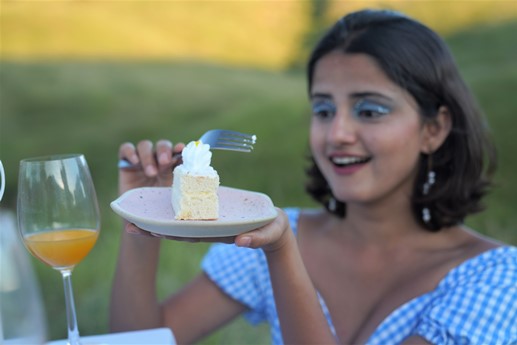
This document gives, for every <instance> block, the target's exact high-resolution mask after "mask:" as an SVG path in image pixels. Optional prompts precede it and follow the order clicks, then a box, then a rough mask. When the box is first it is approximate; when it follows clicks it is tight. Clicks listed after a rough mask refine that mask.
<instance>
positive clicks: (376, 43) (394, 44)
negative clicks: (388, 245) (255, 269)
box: [306, 10, 496, 231]
mask: <svg viewBox="0 0 517 345" xmlns="http://www.w3.org/2000/svg"><path fill="white" fill-rule="evenodd" d="M333 51H340V52H343V53H350V54H353V53H361V54H367V55H369V56H370V57H372V58H373V59H375V61H376V62H377V63H378V64H379V66H380V67H381V69H382V70H383V71H384V73H386V75H387V76H388V77H389V78H390V79H391V80H392V81H393V82H394V83H396V84H397V85H399V86H400V87H401V88H403V89H405V90H406V91H407V92H409V93H410V94H411V95H412V96H413V98H414V99H415V100H416V102H417V104H418V106H419V112H420V115H421V116H422V118H423V120H424V121H429V120H432V119H433V118H435V116H436V115H437V114H438V109H439V108H440V107H441V106H446V107H447V108H448V109H449V112H450V116H451V121H452V129H451V132H450V134H449V135H448V137H447V138H446V140H445V142H444V143H443V144H442V146H441V147H440V148H438V149H437V150H436V151H435V152H433V153H432V157H431V159H432V167H433V170H434V171H435V173H436V182H435V184H434V185H433V186H432V188H431V189H430V191H429V193H428V194H427V195H423V193H422V186H423V184H424V183H425V181H426V179H427V169H428V159H429V157H428V155H427V154H424V153H422V154H421V156H420V160H419V169H418V174H417V178H416V181H415V186H414V189H413V196H412V205H413V206H412V207H413V213H414V215H415V218H416V219H417V220H418V221H419V222H420V224H421V225H422V226H424V227H425V228H426V229H428V230H431V231H438V230H440V229H441V228H443V227H448V226H452V225H456V224H460V223H462V222H463V220H464V219H465V217H466V216H467V215H469V214H471V213H475V212H479V211H481V210H482V209H483V206H482V204H481V199H482V197H483V196H484V195H485V194H486V193H487V191H488V188H489V187H490V185H491V182H490V181H491V178H492V176H493V173H494V171H495V167H496V151H495V147H494V145H493V144H492V142H491V140H490V137H489V133H488V125H487V123H486V121H485V119H484V116H483V114H482V112H481V109H480V108H479V106H478V105H477V102H476V100H475V99H474V97H473V95H472V93H471V92H470V90H469V88H468V87H467V86H466V84H465V82H464V81H463V79H462V77H461V76H460V73H459V71H458V68H457V66H456V63H455V61H454V58H453V56H452V54H451V53H450V51H449V49H448V47H447V45H446V44H445V42H444V41H443V40H442V39H441V38H440V37H439V36H438V35H437V34H436V33H435V32H433V31H432V30H430V29H429V28H427V27H426V26H424V25H423V24H421V23H419V22H417V21H415V20H413V19H411V18H409V17H407V16H404V15H403V14H400V13H398V12H393V11H387V10H362V11H358V12H353V13H351V14H348V15H346V16H344V17H343V18H341V19H340V20H339V21H338V22H337V23H336V24H335V25H334V26H333V27H332V28H331V29H330V30H329V31H328V32H327V33H326V34H325V35H324V36H323V38H322V39H321V40H320V41H319V43H318V44H317V45H316V47H315V49H314V50H313V52H312V54H311V56H310V59H309V62H308V66H307V78H308V88H309V93H310V90H311V88H312V79H313V75H314V69H315V66H316V63H317V62H318V61H319V59H321V58H322V57H323V56H325V55H326V54H328V53H330V52H333ZM309 162H310V163H309V164H310V165H309V168H308V169H307V170H306V172H307V175H308V177H309V181H308V182H307V185H306V190H307V192H308V193H309V194H310V195H311V196H312V197H313V198H314V199H315V200H316V201H318V202H319V203H321V204H323V205H324V206H325V208H327V210H328V211H329V212H331V213H334V214H336V215H337V216H340V217H345V215H346V204H345V203H343V202H340V201H337V200H335V199H334V198H333V196H332V192H331V189H330V187H329V185H328V183H327V181H326V180H325V178H324V176H323V174H322V173H321V171H320V169H319V168H318V166H317V165H316V163H315V161H314V159H313V157H312V156H311V155H310V154H309ZM424 208H427V209H429V211H430V214H431V220H430V221H429V222H424V221H423V220H422V210H423V209H424Z"/></svg>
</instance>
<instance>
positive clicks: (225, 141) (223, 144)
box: [216, 131, 257, 152]
mask: <svg viewBox="0 0 517 345" xmlns="http://www.w3.org/2000/svg"><path fill="white" fill-rule="evenodd" d="M256 140H257V137H256V136H255V135H250V134H245V133H240V132H232V131H224V132H223V133H220V135H219V137H218V138H217V142H216V146H217V147H218V148H220V149H227V150H235V151H246V152H250V151H251V150H253V144H255V142H256Z"/></svg>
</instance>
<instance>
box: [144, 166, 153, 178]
mask: <svg viewBox="0 0 517 345" xmlns="http://www.w3.org/2000/svg"><path fill="white" fill-rule="evenodd" d="M145 173H146V175H148V176H154V175H156V169H155V167H154V166H152V165H148V166H146V167H145Z"/></svg>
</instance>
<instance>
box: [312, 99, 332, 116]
mask: <svg viewBox="0 0 517 345" xmlns="http://www.w3.org/2000/svg"><path fill="white" fill-rule="evenodd" d="M312 114H313V115H314V116H316V117H319V118H322V119H327V118H331V117H333V116H334V115H335V114H336V107H335V106H334V104H332V103H328V102H318V103H314V104H313V105H312Z"/></svg>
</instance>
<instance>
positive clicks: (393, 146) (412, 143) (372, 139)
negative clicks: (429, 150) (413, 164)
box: [365, 127, 420, 162]
mask: <svg viewBox="0 0 517 345" xmlns="http://www.w3.org/2000/svg"><path fill="white" fill-rule="evenodd" d="M416 132H417V128H412V127H408V128H405V129H399V130H397V129H394V130H392V131H388V133H389V134H388V135H386V132H384V133H370V134H369V135H368V137H367V138H365V141H367V142H368V143H369V145H368V149H369V150H370V151H371V153H372V154H373V155H375V156H378V157H386V158H388V159H390V160H391V161H392V162H396V161H410V160H413V158H414V157H416V156H418V155H419V153H420V145H419V144H420V142H419V140H418V137H417V136H416V135H415V133H416Z"/></svg>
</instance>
